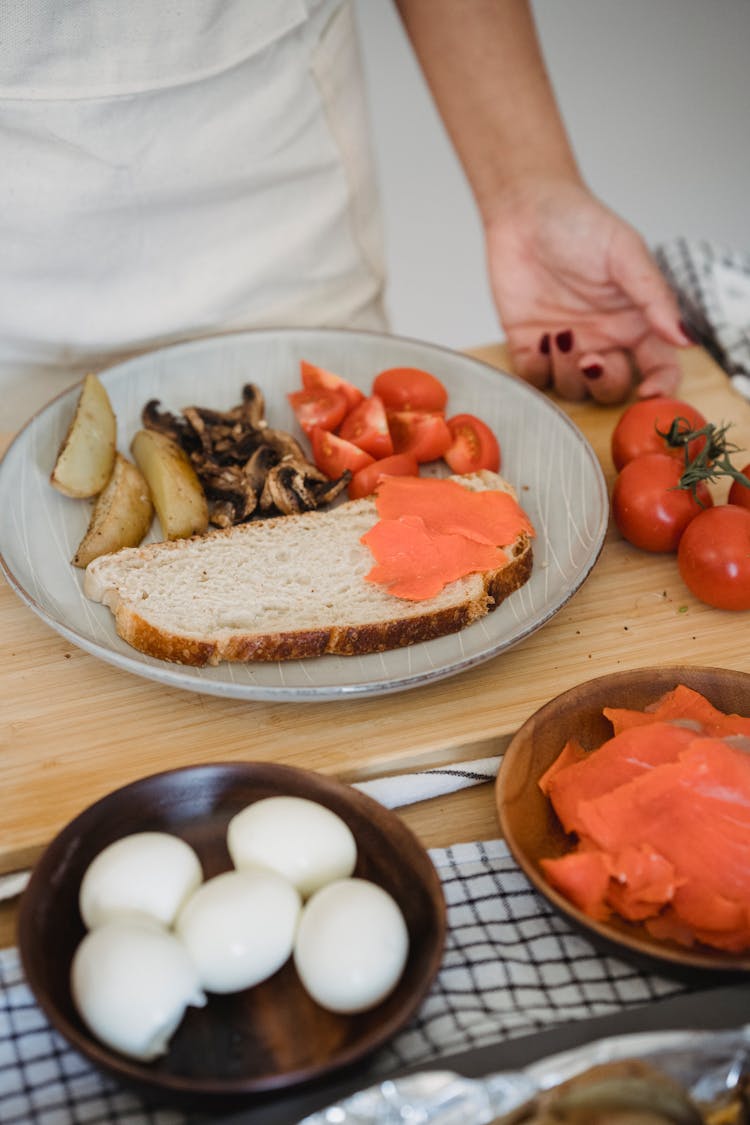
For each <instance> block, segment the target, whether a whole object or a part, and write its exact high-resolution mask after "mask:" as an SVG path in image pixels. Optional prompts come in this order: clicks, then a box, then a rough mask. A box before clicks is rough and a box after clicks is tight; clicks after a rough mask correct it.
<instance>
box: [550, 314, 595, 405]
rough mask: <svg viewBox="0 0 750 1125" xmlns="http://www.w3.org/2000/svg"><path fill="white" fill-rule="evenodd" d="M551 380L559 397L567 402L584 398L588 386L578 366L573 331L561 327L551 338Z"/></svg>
mask: <svg viewBox="0 0 750 1125" xmlns="http://www.w3.org/2000/svg"><path fill="white" fill-rule="evenodd" d="M551 344H552V350H551V356H552V382H553V384H554V388H555V390H556V391H557V393H558V394H559V395H560V398H564V399H567V400H568V401H569V402H580V401H581V400H582V399H584V398H586V396H587V394H588V387H587V386H586V381H585V379H584V376H583V375H582V374H581V369H580V366H579V362H578V361H579V358H580V357H579V354H578V352H577V350H576V339H575V336H574V334H573V332H572V331H571V330H570V329H569V328H566V329H563V330H562V331H561V332H556V333H554V335H553V336H552V340H551Z"/></svg>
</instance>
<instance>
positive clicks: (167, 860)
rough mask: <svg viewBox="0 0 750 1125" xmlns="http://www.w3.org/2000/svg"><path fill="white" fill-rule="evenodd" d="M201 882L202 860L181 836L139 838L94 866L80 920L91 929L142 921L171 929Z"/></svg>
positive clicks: (84, 887)
mask: <svg viewBox="0 0 750 1125" xmlns="http://www.w3.org/2000/svg"><path fill="white" fill-rule="evenodd" d="M202 878H203V872H202V870H201V865H200V861H199V859H198V856H197V855H196V854H195V852H194V851H193V849H192V848H191V847H190V845H189V844H187V843H186V842H185V841H184V840H181V839H180V838H179V836H173V835H171V834H170V833H168V832H134V833H132V834H131V835H129V836H123V837H121V838H120V839H119V840H115V841H114V843H112V844H109V846H108V847H106V848H104V849H103V850H102V851H101V852H99V854H98V855H97V856H96V857H95V858H94V859H93V860H92V862H91V863H90V864H89V866H88V868H87V869H86V872H85V873H84V876H83V879H82V881H81V888H80V891H79V895H78V905H79V909H80V911H81V917H82V918H83V920H84V922H85V923H86V925H87V927H88V928H89V929H94V928H95V927H96V926H101V925H102V924H103V923H104V922H107V921H110V920H111V919H113V918H118V917H139V916H146V917H148V918H153V919H155V920H156V921H157V922H160V923H161V924H162V925H164V926H170V925H171V924H172V922H173V921H174V919H175V917H176V915H177V912H178V910H179V909H180V907H181V906H182V904H183V903H184V902H185V901H186V899H187V898H188V897H189V896H190V895H191V894H192V892H193V891H194V890H195V888H196V887H197V886H198V884H199V883H200V882H201V880H202Z"/></svg>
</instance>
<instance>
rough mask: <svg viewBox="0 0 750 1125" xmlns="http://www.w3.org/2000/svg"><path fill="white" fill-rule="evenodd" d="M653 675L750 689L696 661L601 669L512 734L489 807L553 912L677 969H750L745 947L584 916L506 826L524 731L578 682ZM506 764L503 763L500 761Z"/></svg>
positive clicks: (597, 683) (747, 675)
mask: <svg viewBox="0 0 750 1125" xmlns="http://www.w3.org/2000/svg"><path fill="white" fill-rule="evenodd" d="M654 673H659V675H665V676H667V677H669V678H673V677H674V678H675V679H676V682H677V681H678V679H679V677H680V676H684V675H685V674H688V675H689V674H691V673H692V674H695V675H701V674H730V675H732V676H738V677H740V678H741V679H744V680H745V681H746V682H747V686H748V690H750V672H745V671H743V670H742V669H739V668H737V669H735V668H721V667H718V666H715V665H702V664H662V665H654V666H648V665H646V666H639V667H637V668H630V669H622V670H618V671H616V672H608V673H604V674H603V675H601V676H595V677H592V678H591V679H589V680H585V681H583V683H582V684H574V685H573V686H572V687H570V688H567V689H566V690H565V691H563V692H560V693H559V694H558V695H556V696H554V697H553V698H552V699H550V700H548V701H547V702H546V703H544V704H543V705H542V706H541V707H539V708H538V709H537V710H536V711H534V712H533V714H531V715H530V716H529V717H528V718H527V719H526V720H525V722H524V723H523V724H522V725H521V726H520V727H519V728H518V730H517V731H516V733H515V734H514V735H513V738H512V739H511V741H510V742H509V743H508V746H507V748H506V750H505V754H504V755H503V759H502V762H501V763H500V769H499V770H498V775H497V778H496V781H495V807H496V810H497V815H498V819H499V821H500V827H501V830H502V833H503V838H504V839H505V841H506V843H507V845H508V847H509V849H510V851H511V853H512V855H513V858H514V859H515V861H516V863H518V865H519V867H520V868H521V870H522V871H523V873H524V875H525V876H526V877H527V878H528V880H529V882H530V883H531V884H532V886H533V887H534V889H535V890H536V891H538V892H539V894H541V895H542V896H543V897H544V898H546V899H547V901H548V902H550V903H551V904H552V906H554V907H555V909H556V910H558V911H559V912H560V913H561V914H564V915H566V916H567V917H568V918H569V919H570V920H571V921H572V922H573V923H575V925H576V926H577V927H578V928H579V929H582V930H584V931H586V932H588V933H589V934H593V935H595V936H596V937H597V938H599V939H601V940H602V941H604V942H605V943H606V944H607V945H608V946H610V947H611V948H613V949H614V948H615V947H618V948H619V949H620V951H622V950H627V951H629V952H630V953H633V954H635V955H637V956H638V957H640V958H644V959H646V958H650V959H653V960H655V961H658V962H661V963H664V964H669V965H671V966H672V967H673V968H678V969H682V970H692V969H701V970H703V969H705V970H708V971H709V972H713V973H725V974H728V973H744V972H750V950H747V951H746V952H745V953H743V954H738V955H734V954H730V953H726V952H724V951H722V950H719V949H717V950H715V951H712V950H711V949H710V947H706V946H701V947H700V948H698V949H695V948H685V947H683V946H680V945H677V943H673V942H669V941H667V940H666V939H665V940H662V941H659V940H658V939H656V938H651V937H650V936H648V935H645V934H643V933H641V931H640V930H639V932H638V934H634V933H632V934H631V933H629V932H628V929H627V928H623V929H622V930H621V929H620V924H619V923H618V924H616V925H614V926H611V925H608V924H607V923H606V922H601V921H598V920H597V919H594V918H590V917H589V916H588V915H587V914H584V912H583V911H582V910H580V909H579V908H578V907H577V906H575V905H574V904H573V903H572V902H571V901H570V900H569V899H567V898H565V896H564V895H563V894H561V893H560V892H559V891H557V890H556V889H555V888H554V887H552V886H551V885H550V884H549V883H548V881H547V880H546V879H545V878H544V876H543V875H542V873H541V872H540V871H539V869H538V867H537V866H536V864H535V863H534V861H533V860H532V859H530V858H529V857H528V856H527V855H526V853H525V851H524V850H523V849H522V848H521V847H520V846H519V844H518V842H517V840H516V839H515V834H514V833H513V832H512V831H511V830H510V829H509V825H508V819H507V812H506V807H505V802H504V800H503V797H504V789H505V786H506V784H507V777H508V774H509V772H510V769H511V765H512V763H513V761H514V759H515V758H516V757H518V756H519V754H520V749H521V745H522V739H523V738H524V736H525V734H526V732H527V731H528V729H529V728H532V727H533V726H534V725H537V724H538V723H539V722H540V721H543V720H544V718H545V716H546V714H547V713H549V712H552V711H553V710H554V708H555V706H556V705H557V704H559V703H560V702H561V701H562V700H564V699H565V698H566V697H567V696H569V695H571V694H573V693H574V692H577V691H580V689H581V687H582V686H590V687H592V688H593V687H601V686H603V685H605V684H608V683H612V682H615V681H618V680H619V681H623V680H625V679H627V678H628V677H629V676H632V675H633V674H639V675H643V676H648V675H649V674H651V675H653V674H654ZM665 690H667V689H665ZM506 762H507V763H509V764H508V765H506ZM621 924H622V926H623V927H627V922H626V921H625V920H624V919H623V920H622V923H621Z"/></svg>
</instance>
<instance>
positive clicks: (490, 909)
mask: <svg viewBox="0 0 750 1125" xmlns="http://www.w3.org/2000/svg"><path fill="white" fill-rule="evenodd" d="M430 855H431V857H432V859H433V861H434V863H435V865H436V867H437V870H438V872H439V874H440V878H441V881H442V885H443V888H444V891H445V896H446V901H447V904H448V940H447V946H446V951H445V957H444V960H443V964H442V967H441V970H440V973H439V975H438V978H437V980H436V982H435V984H434V986H433V988H432V990H431V992H430V994H429V995H428V997H427V999H426V1001H425V1003H424V1004H423V1005H422V1007H421V1009H420V1011H419V1012H418V1014H417V1016H416V1018H415V1019H414V1020H413V1021H412V1022H411V1024H410V1025H409V1026H408V1027H407V1028H405V1029H404V1031H402V1032H401V1033H400V1034H399V1035H398V1036H397V1037H396V1038H395V1039H394V1040H393V1041H392V1042H391V1043H390V1044H388V1045H387V1046H386V1047H385V1048H384V1049H383V1050H381V1052H380V1053H379V1054H378V1055H377V1056H376V1057H375V1059H374V1060H373V1061H372V1065H371V1068H370V1070H369V1077H374V1076H377V1075H380V1074H383V1073H386V1072H391V1071H393V1070H396V1069H398V1068H401V1067H404V1066H407V1065H409V1066H411V1065H414V1064H417V1065H420V1064H422V1063H425V1064H430V1063H432V1062H434V1061H435V1060H437V1059H438V1058H439V1057H440V1056H441V1055H445V1054H448V1053H453V1052H457V1051H461V1050H465V1049H469V1048H471V1047H478V1046H485V1045H487V1044H491V1043H493V1042H498V1041H500V1040H502V1039H505V1038H508V1037H509V1036H512V1035H523V1034H529V1033H531V1032H533V1031H535V1030H540V1029H542V1028H550V1027H553V1026H554V1025H556V1024H561V1023H567V1022H570V1021H571V1020H579V1019H587V1018H590V1017H593V1016H602V1015H608V1014H612V1013H616V1012H618V1011H622V1010H623V1009H625V1008H632V1007H635V1006H638V1005H642V1004H648V1003H650V1002H651V1001H654V1000H658V999H661V998H663V997H666V996H669V995H674V994H676V993H677V992H680V991H683V990H684V988H685V986H684V984H682V983H678V982H677V981H675V980H670V979H669V978H668V977H666V976H665V977H662V976H659V975H655V974H648V973H644V972H642V971H640V970H639V969H636V968H634V967H633V966H632V965H629V964H627V963H626V962H625V961H621V960H619V959H618V958H616V957H609V956H602V955H601V954H600V953H599V952H597V951H596V950H595V949H594V947H593V946H592V945H591V943H590V942H589V941H588V940H587V939H586V937H585V936H583V935H582V934H580V933H577V932H574V931H573V930H572V928H571V927H570V926H569V925H568V923H567V921H566V920H565V919H564V918H563V917H561V916H560V915H559V914H558V913H557V912H556V911H554V910H553V909H552V908H551V907H550V906H549V904H548V903H547V902H546V900H545V899H543V898H542V897H541V896H539V895H537V894H536V892H535V891H534V890H533V889H532V887H531V886H530V884H529V883H528V882H527V880H526V879H525V877H524V875H523V874H522V872H521V871H520V870H519V868H518V866H517V865H516V863H515V861H514V860H513V859H512V857H511V856H510V854H509V852H508V849H507V847H506V845H505V844H504V843H503V842H501V841H499V840H494V841H490V842H486V843H475V844H459V845H456V846H454V847H452V848H445V849H435V850H433V851H431V853H430ZM367 1080H368V1075H363V1085H367ZM191 1120H192V1121H193V1122H194V1123H197V1122H198V1121H199V1120H200V1121H202V1122H205V1121H206V1120H207V1119H206V1118H205V1117H201V1118H189V1117H186V1116H185V1115H184V1114H183V1113H181V1112H180V1111H176V1110H170V1109H164V1110H154V1109H147V1108H146V1107H145V1106H144V1105H142V1103H141V1102H140V1101H139V1099H138V1098H137V1097H136V1096H135V1095H134V1094H132V1093H130V1092H128V1091H126V1090H124V1089H122V1088H121V1087H119V1086H118V1085H117V1084H116V1083H115V1082H114V1081H113V1080H112V1079H110V1078H109V1077H104V1076H103V1075H102V1074H99V1073H98V1072H97V1071H96V1070H94V1069H93V1068H92V1067H91V1066H90V1065H89V1064H88V1062H87V1061H86V1060H85V1059H83V1058H82V1057H81V1056H80V1055H78V1054H77V1053H76V1052H75V1051H74V1050H72V1049H71V1048H70V1047H69V1046H68V1045H67V1043H66V1042H65V1041H64V1040H63V1039H61V1038H60V1036H58V1035H57V1034H56V1033H55V1032H54V1031H52V1030H51V1029H50V1027H49V1025H48V1024H47V1022H46V1020H45V1018H44V1016H43V1014H42V1012H41V1011H40V1010H39V1008H38V1007H37V1006H36V1004H35V1002H34V999H33V996H32V994H31V992H30V991H29V989H28V987H27V985H26V984H25V982H24V979H23V974H22V971H21V967H20V962H19V958H18V954H17V951H15V950H9V951H5V952H4V953H0V1121H2V1122H3V1125H79V1123H81V1125H83V1123H84V1122H85V1123H87V1125H104V1123H110V1122H114V1123H117V1125H125V1123H127V1125H147V1123H150V1125H184V1123H185V1122H187V1121H191Z"/></svg>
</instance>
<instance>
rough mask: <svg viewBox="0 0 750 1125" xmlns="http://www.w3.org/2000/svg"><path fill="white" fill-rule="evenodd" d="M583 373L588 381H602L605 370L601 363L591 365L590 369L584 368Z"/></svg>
mask: <svg viewBox="0 0 750 1125" xmlns="http://www.w3.org/2000/svg"><path fill="white" fill-rule="evenodd" d="M581 372H582V373H583V374H584V375H585V376H586V378H587V379H601V377H602V375H603V374H604V368H603V367H602V365H601V363H590V364H589V365H588V367H582V368H581Z"/></svg>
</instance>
